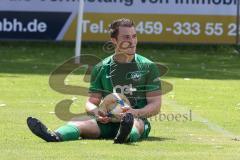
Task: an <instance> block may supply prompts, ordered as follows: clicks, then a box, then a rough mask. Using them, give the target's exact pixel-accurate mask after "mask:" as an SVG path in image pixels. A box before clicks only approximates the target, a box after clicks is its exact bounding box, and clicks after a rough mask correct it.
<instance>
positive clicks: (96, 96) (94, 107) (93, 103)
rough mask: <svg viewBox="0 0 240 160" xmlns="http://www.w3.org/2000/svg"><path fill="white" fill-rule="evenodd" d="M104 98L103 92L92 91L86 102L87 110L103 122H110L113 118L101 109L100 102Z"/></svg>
mask: <svg viewBox="0 0 240 160" xmlns="http://www.w3.org/2000/svg"><path fill="white" fill-rule="evenodd" d="M101 100H102V94H101V93H90V94H89V98H88V100H87V102H86V107H85V109H86V112H87V113H88V114H89V115H92V116H94V117H95V118H96V120H97V121H99V122H101V123H108V122H110V120H111V118H109V117H107V116H106V113H104V112H103V111H101V110H99V107H98V106H99V104H100V103H101Z"/></svg>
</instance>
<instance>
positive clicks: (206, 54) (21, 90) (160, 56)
mask: <svg viewBox="0 0 240 160" xmlns="http://www.w3.org/2000/svg"><path fill="white" fill-rule="evenodd" d="M138 51H139V53H141V54H142V55H144V56H146V57H148V58H150V59H152V60H153V61H155V62H159V63H161V64H165V65H166V66H167V67H168V68H169V71H168V73H167V74H166V75H164V76H163V77H162V79H163V80H164V81H167V82H170V83H171V84H172V85H173V90H172V91H171V92H170V93H168V94H165V95H164V97H163V105H162V113H165V114H168V115H170V114H175V115H176V114H187V113H189V110H191V111H192V113H193V114H192V121H184V122H183V121H176V120H174V121H167V120H160V119H159V118H157V117H155V118H152V119H151V124H152V131H151V133H150V138H149V139H148V140H145V141H141V142H138V143H134V144H131V145H113V144H112V141H111V140H79V141H73V142H64V143H45V142H43V141H42V140H40V139H38V138H37V137H35V136H34V135H32V133H31V132H30V131H29V130H28V128H27V126H26V117H28V116H34V117H38V118H40V119H41V120H42V121H43V122H45V123H46V124H47V125H48V126H49V127H50V128H52V129H55V128H57V127H58V126H60V125H62V124H64V123H65V122H64V121H61V120H59V119H58V118H57V117H56V116H55V115H54V114H51V113H50V112H53V111H54V108H55V105H56V104H57V103H58V102H60V101H61V100H63V99H72V98H73V97H77V100H76V102H75V103H74V105H73V106H72V108H71V111H72V112H74V113H80V112H82V111H83V110H84V109H83V106H84V103H85V101H86V97H84V96H78V95H67V94H66V95H64V94H61V93H58V92H55V91H54V90H52V89H51V88H50V87H49V84H48V79H49V75H50V73H51V72H52V71H53V70H54V69H55V68H56V67H57V66H59V65H60V64H62V63H63V62H64V61H66V60H67V59H69V58H70V57H72V56H73V52H74V44H72V43H39V42H32V43H30V42H11V43H10V42H0V106H1V107H0V137H1V138H0V154H1V159H4V160H8V159H9V160H12V159H18V160H25V159H34V160H35V159H36V160H37V159H39V160H40V159H58V160H59V159H61V160H62V159H66V160H75V159H76V160H79V159H91V160H92V159H99V160H101V159H109V160H110V159H121V160H122V159H137V160H140V159H150V160H151V159H173V160H174V159H179V160H186V159H189V160H199V159H211V160H212V159H216V160H220V159H222V160H226V159H229V160H234V159H236V160H237V159H240V153H239V147H240V142H239V141H233V140H232V136H233V135H240V126H239V121H240V118H239V114H240V98H239V97H240V54H238V53H237V52H236V51H235V48H234V47H233V46H173V45H160V46H159V45H151V44H147V45H146V44H139V50H138ZM83 53H85V54H94V55H97V56H99V57H101V58H104V57H106V56H107V55H108V54H107V53H103V52H102V44H92V43H89V44H84V45H83ZM82 78H83V75H82V74H73V75H71V76H69V77H68V83H69V84H73V85H83V86H85V87H87V86H88V84H87V83H83V82H82ZM2 104H6V106H2ZM202 120H204V121H202ZM206 120H208V122H206ZM216 126H218V127H220V128H221V129H222V130H219V128H218V127H216Z"/></svg>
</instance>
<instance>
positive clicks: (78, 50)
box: [75, 0, 84, 64]
mask: <svg viewBox="0 0 240 160" xmlns="http://www.w3.org/2000/svg"><path fill="white" fill-rule="evenodd" d="M83 9H84V0H79V8H78V19H77V35H76V44H75V63H76V64H79V63H80V55H81V46H82V22H83Z"/></svg>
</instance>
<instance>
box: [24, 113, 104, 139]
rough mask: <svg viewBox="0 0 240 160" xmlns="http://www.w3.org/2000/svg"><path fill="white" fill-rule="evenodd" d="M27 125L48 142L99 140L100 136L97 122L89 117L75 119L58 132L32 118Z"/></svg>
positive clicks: (29, 118)
mask: <svg viewBox="0 0 240 160" xmlns="http://www.w3.org/2000/svg"><path fill="white" fill-rule="evenodd" d="M27 124H28V127H29V129H30V130H31V131H32V132H33V133H34V134H35V135H36V136H38V137H40V138H42V139H43V140H45V141H47V142H60V141H69V140H78V139H79V137H80V136H83V137H84V138H97V137H99V136H100V130H99V127H98V125H97V122H96V120H95V119H93V118H92V117H88V116H86V117H84V118H74V119H72V120H71V121H70V122H68V123H67V124H66V125H63V126H61V127H60V128H58V129H57V130H56V131H51V130H49V129H48V128H47V127H46V126H45V125H44V124H43V123H42V122H41V121H40V120H38V119H36V118H32V117H28V119H27Z"/></svg>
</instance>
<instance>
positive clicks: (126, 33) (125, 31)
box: [114, 27, 137, 55]
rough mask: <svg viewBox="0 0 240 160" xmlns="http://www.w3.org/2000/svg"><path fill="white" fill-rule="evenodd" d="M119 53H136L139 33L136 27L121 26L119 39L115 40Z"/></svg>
mask: <svg viewBox="0 0 240 160" xmlns="http://www.w3.org/2000/svg"><path fill="white" fill-rule="evenodd" d="M114 41H115V45H116V50H117V51H118V52H119V53H125V54H127V55H134V54H135V52H136V46H137V34H136V30H135V28H134V27H119V33H118V37H117V39H115V40H114Z"/></svg>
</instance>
